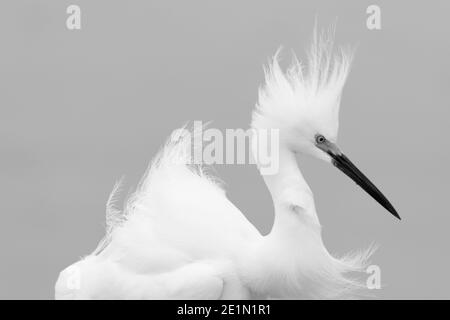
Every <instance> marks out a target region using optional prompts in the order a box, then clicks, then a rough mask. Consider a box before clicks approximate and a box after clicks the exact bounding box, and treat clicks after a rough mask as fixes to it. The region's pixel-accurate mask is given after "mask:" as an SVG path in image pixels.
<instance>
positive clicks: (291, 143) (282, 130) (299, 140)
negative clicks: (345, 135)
mask: <svg viewBox="0 0 450 320" xmlns="http://www.w3.org/2000/svg"><path fill="white" fill-rule="evenodd" d="M279 52H280V50H278V52H277V53H276V54H275V56H274V57H273V59H272V60H271V61H270V63H269V65H268V67H267V68H265V85H264V86H263V87H261V88H260V90H259V99H258V103H257V105H256V108H255V111H254V113H253V117H252V127H253V128H254V129H277V130H279V138H280V147H284V148H287V149H289V150H291V151H292V152H295V153H302V154H308V155H312V156H313V157H316V158H319V159H322V160H325V161H327V162H331V163H332V164H334V165H335V166H336V167H337V168H339V169H340V170H341V171H343V172H344V173H345V174H346V175H347V176H349V177H350V178H351V179H352V180H354V181H355V182H356V183H357V184H358V185H360V186H361V187H362V188H363V189H364V190H365V191H366V192H368V193H369V194H370V195H371V196H372V197H373V198H374V199H375V200H377V201H378V202H379V203H380V204H381V205H382V206H383V207H385V208H386V209H387V210H388V211H389V212H391V213H392V214H393V215H394V216H395V217H397V218H399V219H400V217H399V216H398V214H397V212H396V211H395V209H394V207H393V206H392V205H391V204H390V203H389V201H388V200H387V199H386V198H385V197H384V195H383V194H382V193H381V192H380V191H379V190H378V189H377V188H376V187H375V185H373V184H372V183H371V182H370V180H369V179H367V177H365V176H364V174H363V173H362V172H361V171H359V170H358V169H357V168H356V166H355V165H353V164H352V163H351V162H350V160H349V159H348V158H347V157H346V156H345V155H344V154H343V153H342V152H341V151H340V150H339V148H338V147H337V145H336V142H337V135H338V127H339V107H340V101H341V95H342V90H343V87H344V84H345V81H346V79H347V75H348V73H349V70H350V64H351V60H352V51H351V50H349V49H347V50H345V49H343V48H338V49H337V50H334V48H333V32H329V33H323V34H321V35H318V34H317V32H316V31H314V37H313V42H312V45H311V49H310V50H309V52H308V59H307V62H308V63H307V65H306V66H304V65H302V64H301V62H299V60H298V59H297V58H296V57H295V56H294V59H293V63H292V65H291V66H290V67H289V68H288V69H287V71H286V72H283V70H282V69H281V67H280V65H279V63H278V56H279Z"/></svg>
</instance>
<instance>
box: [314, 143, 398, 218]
mask: <svg viewBox="0 0 450 320" xmlns="http://www.w3.org/2000/svg"><path fill="white" fill-rule="evenodd" d="M321 138H323V136H321ZM316 145H317V147H318V148H320V149H321V150H323V151H325V152H326V153H328V154H329V155H330V157H331V158H332V162H333V164H334V165H335V166H336V167H337V168H338V169H339V170H341V171H342V172H344V173H345V174H346V175H347V176H349V177H350V178H351V179H352V180H353V181H355V182H356V183H357V184H358V185H359V186H360V187H361V188H363V189H364V190H365V191H366V192H367V193H368V194H370V195H371V196H372V198H374V199H375V200H376V201H377V202H378V203H379V204H381V205H382V206H383V207H384V208H385V209H386V210H387V211H389V212H390V213H391V214H392V215H393V216H395V217H396V218H397V219H399V220H401V218H400V216H399V215H398V213H397V211H396V210H395V208H394V207H393V206H392V204H391V203H390V202H389V200H388V199H386V197H385V196H384V195H383V194H382V193H381V191H380V190H378V188H377V187H376V186H375V185H374V184H373V183H372V182H371V181H370V180H369V179H368V178H367V177H366V176H365V175H364V174H363V173H362V172H361V171H360V170H359V169H358V168H357V167H356V166H355V165H354V164H353V163H352V162H351V161H350V160H349V159H348V158H347V157H346V156H345V155H344V154H343V153H342V152H341V151H340V150H339V148H338V147H337V146H336V145H335V144H334V143H332V142H330V141H328V140H326V139H324V138H323V140H322V139H316Z"/></svg>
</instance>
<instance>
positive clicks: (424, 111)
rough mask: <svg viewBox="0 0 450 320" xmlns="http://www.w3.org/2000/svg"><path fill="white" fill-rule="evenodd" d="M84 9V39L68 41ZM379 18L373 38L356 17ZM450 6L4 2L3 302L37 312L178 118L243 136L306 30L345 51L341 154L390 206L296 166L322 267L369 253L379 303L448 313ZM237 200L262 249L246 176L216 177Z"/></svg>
mask: <svg viewBox="0 0 450 320" xmlns="http://www.w3.org/2000/svg"><path fill="white" fill-rule="evenodd" d="M69 4H78V5H80V6H81V9H82V30H80V31H69V30H67V29H66V27H65V20H66V17H67V15H66V13H65V11H66V7H67V6H68V5H69ZM370 4H378V5H379V6H380V7H381V9H382V30H380V31H369V30H368V29H367V28H366V17H367V14H366V8H367V6H368V5H370ZM449 14H450V3H449V2H448V1H426V2H425V1H420V2H419V1H415V2H412V1H406V0H404V1H380V0H378V1H332V0H329V1H308V2H307V1H260V0H258V1H256V0H254V1H224V0H221V1H193V0H190V1H177V2H173V1H106V0H104V1H99V0H96V1H75V0H74V1H49V0H48V1H18V0H15V1H2V2H1V4H0V41H1V44H0V110H1V114H0V194H1V201H0V214H1V223H0V253H1V255H0V257H1V258H0V259H1V261H0V298H7V299H10V298H26V299H33V298H34V299H35V298H37V299H49V298H52V297H53V285H54V282H55V280H56V277H57V275H58V272H59V271H60V270H61V269H62V268H64V267H66V266H67V265H69V264H71V263H73V262H74V261H76V260H77V259H79V258H80V257H81V256H83V255H85V254H88V253H90V252H91V250H92V249H94V247H95V246H96V244H97V241H98V240H99V239H100V238H101V237H102V235H103V230H104V229H103V228H104V205H105V201H106V199H107V197H108V194H109V192H110V190H111V188H112V186H113V184H114V182H115V180H116V179H118V178H119V177H120V176H121V175H122V174H125V175H126V177H127V178H126V188H127V189H128V188H132V187H133V186H134V184H135V183H136V182H137V181H138V179H139V177H140V176H141V174H142V173H143V171H144V170H145V168H146V166H147V163H148V161H149V160H150V158H151V157H152V156H153V155H154V154H155V152H156V151H157V149H158V148H159V146H160V144H161V143H162V142H163V141H164V140H165V138H166V136H167V135H168V134H169V133H170V132H171V130H172V129H174V128H176V127H179V126H180V125H181V124H182V123H184V122H185V121H186V120H189V119H190V120H204V121H208V120H213V123H212V126H213V127H217V128H222V129H223V128H246V127H247V126H248V123H249V120H250V113H251V109H252V107H253V106H254V104H255V102H256V97H257V87H258V85H259V84H261V83H262V80H263V72H262V64H263V63H265V62H266V61H267V58H268V57H269V56H270V55H272V54H273V53H274V52H275V50H276V49H277V47H278V46H279V45H283V46H284V47H285V48H286V49H287V50H286V51H285V54H284V57H285V58H286V61H287V60H288V58H289V52H290V50H291V49H292V50H294V51H295V52H296V53H297V54H298V55H299V56H300V57H303V56H304V55H303V52H304V48H305V46H306V45H307V44H308V41H309V39H310V36H311V32H312V28H313V24H314V17H315V16H316V15H317V16H318V18H319V23H320V25H321V26H327V25H329V24H330V23H332V22H333V21H334V20H335V18H336V17H338V22H337V43H339V44H353V45H357V47H358V49H357V53H356V59H355V61H354V64H353V69H352V71H351V74H350V77H349V79H348V82H347V86H346V88H345V92H344V96H343V100H342V107H341V130H340V145H341V148H342V149H343V150H344V151H345V152H346V153H347V154H348V155H349V156H350V157H351V158H352V159H353V160H354V161H355V162H356V163H357V164H358V165H359V166H360V168H361V169H362V170H363V171H364V172H366V173H367V175H368V176H369V177H371V178H372V179H373V181H374V182H375V183H376V184H377V185H378V186H379V187H380V189H382V190H383V192H384V193H385V194H386V195H387V196H388V198H389V199H391V200H392V202H393V204H394V205H395V206H396V208H397V210H398V211H399V213H400V215H401V216H402V217H403V221H401V222H398V221H396V220H395V219H394V218H392V217H391V216H390V215H389V214H388V213H387V212H386V211H385V210H384V209H383V208H382V207H381V206H379V205H378V204H377V203H376V202H375V201H373V200H372V199H371V198H369V196H367V195H366V194H365V193H364V192H363V191H361V190H359V189H358V188H357V187H356V185H355V184H354V183H352V182H351V181H350V180H348V178H346V177H345V176H344V175H343V174H341V173H340V172H338V171H337V170H335V169H334V168H332V167H331V166H329V165H327V164H326V163H322V162H318V161H315V160H312V159H299V160H300V163H301V165H302V167H303V171H304V174H305V176H306V178H307V179H308V181H309V182H310V185H311V187H312V189H313V191H314V192H315V198H316V201H317V208H318V212H319V217H320V220H321V222H322V224H323V236H324V240H325V242H326V245H327V247H328V248H329V250H330V251H331V252H336V253H345V252H347V251H348V250H352V249H357V248H361V247H364V246H367V245H368V244H370V243H371V242H373V241H374V242H376V243H378V244H379V245H380V246H381V247H380V249H379V251H378V252H377V253H376V255H375V256H374V259H373V263H375V264H378V265H379V266H380V267H381V271H382V274H381V275H382V282H383V283H384V284H385V285H386V286H385V287H384V288H383V289H381V290H378V291H377V292H375V294H376V295H377V297H379V298H450V289H449V285H450V281H449V280H450V268H449V267H450V257H449V248H448V244H449V240H450V236H449V231H448V229H449V223H450V215H449V210H448V197H449V195H448V191H449V188H448V181H449V178H450V176H449V170H448V167H447V166H448V163H449V158H450V152H449V150H448V140H447V139H448V138H449V133H450V129H449V121H448V118H449V116H450V111H449V107H450V106H449V99H448V92H449V89H448V88H449V80H450V72H449V70H450V68H449V56H450V44H449V40H448V38H449V26H448V15H449ZM218 171H219V174H220V175H221V177H222V178H223V179H224V180H225V181H226V182H227V185H228V186H227V188H228V194H229V197H230V198H231V199H232V201H233V202H234V203H235V204H236V205H237V206H238V207H239V208H241V210H242V211H243V212H244V213H246V214H247V215H248V217H249V219H250V220H251V221H252V222H253V223H254V224H255V225H256V226H257V227H258V228H259V229H260V230H261V232H263V233H267V232H268V231H269V230H270V227H271V223H272V221H273V211H272V210H273V208H272V204H271V199H270V196H269V193H268V191H267V190H266V188H265V186H264V183H263V181H262V179H261V178H260V177H259V175H258V173H257V171H256V169H255V168H254V167H253V166H251V165H248V166H238V165H236V166H220V167H219V168H218Z"/></svg>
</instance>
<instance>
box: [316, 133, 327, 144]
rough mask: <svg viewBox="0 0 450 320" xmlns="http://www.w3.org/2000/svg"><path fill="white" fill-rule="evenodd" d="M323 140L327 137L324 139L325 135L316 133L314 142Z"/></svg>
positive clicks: (322, 141)
mask: <svg viewBox="0 0 450 320" xmlns="http://www.w3.org/2000/svg"><path fill="white" fill-rule="evenodd" d="M325 140H327V139H325V137H324V136H323V135H321V134H318V135H317V136H316V142H317V143H324V142H325Z"/></svg>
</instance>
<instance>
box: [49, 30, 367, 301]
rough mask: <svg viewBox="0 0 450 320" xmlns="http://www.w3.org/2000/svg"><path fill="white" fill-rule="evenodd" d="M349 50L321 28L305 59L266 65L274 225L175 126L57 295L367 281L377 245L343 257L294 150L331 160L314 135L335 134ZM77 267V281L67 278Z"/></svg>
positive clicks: (348, 291)
mask: <svg viewBox="0 0 450 320" xmlns="http://www.w3.org/2000/svg"><path fill="white" fill-rule="evenodd" d="M350 57H351V56H350V54H349V53H346V52H344V51H340V53H339V54H334V53H333V47H332V38H331V37H330V36H327V35H322V36H320V37H319V36H317V35H316V34H315V36H314V41H313V45H312V49H311V50H310V52H309V58H308V70H307V71H306V70H303V69H302V66H301V65H300V63H299V62H298V61H297V60H296V59H295V61H294V64H293V65H292V67H291V68H289V70H288V71H287V73H283V72H282V71H281V69H280V67H279V65H278V62H277V56H275V58H274V59H273V61H272V62H271V63H270V65H269V68H268V69H267V70H266V84H265V86H264V87H263V88H261V90H260V94H259V102H258V105H257V107H256V110H255V112H254V115H253V119H252V127H253V128H255V129H259V128H279V130H280V155H279V163H280V169H279V171H278V172H277V173H276V174H274V175H265V176H263V177H264V180H265V182H266V184H267V187H268V188H269V191H270V193H271V195H272V198H273V201H274V208H275V222H274V226H273V228H272V231H271V232H270V234H269V235H267V236H262V235H261V234H260V233H259V232H258V231H257V230H256V228H255V227H254V226H253V225H252V224H251V223H250V222H249V221H248V220H247V219H246V218H245V216H244V215H243V214H242V213H241V212H240V211H239V209H237V208H236V207H235V206H234V205H233V204H232V203H231V202H230V201H229V200H228V199H227V197H226V194H225V191H224V190H223V189H222V187H221V186H220V184H218V183H217V182H216V179H214V178H212V176H211V175H208V174H206V173H205V170H207V168H205V167H204V166H201V165H192V164H191V163H192V162H191V159H190V157H189V156H188V155H189V154H191V153H190V152H186V150H187V148H190V147H191V136H189V135H179V132H180V131H176V133H174V135H173V136H172V137H171V138H170V139H169V140H168V142H167V144H166V145H165V146H164V148H163V149H162V150H161V151H160V153H159V155H158V156H157V157H156V159H155V160H154V161H153V163H152V165H151V166H150V168H149V170H148V172H147V173H146V175H145V176H144V178H143V179H142V181H141V183H140V185H139V187H138V188H137V191H136V192H135V193H134V194H133V195H132V196H131V197H130V199H129V200H128V201H127V204H126V206H125V208H124V210H123V212H121V211H119V210H117V209H115V207H114V205H113V200H114V194H115V193H116V191H117V190H118V189H119V185H116V186H115V188H114V190H113V193H112V196H111V197H110V201H108V205H107V211H108V212H107V234H106V236H105V238H104V239H103V240H102V241H101V242H100V244H99V245H98V247H97V249H96V250H95V251H94V252H93V253H92V254H90V255H89V256H87V257H85V258H84V259H82V260H81V261H79V262H76V263H75V264H74V265H72V266H71V267H69V268H68V269H65V270H63V271H62V272H61V274H60V276H59V279H58V281H57V283H56V287H55V296H56V298H58V299H59V298H61V299H247V298H347V297H352V296H353V295H354V294H355V290H357V289H359V288H361V284H360V283H359V282H358V281H357V280H355V279H354V278H352V277H350V275H351V274H352V272H354V271H361V270H362V269H363V268H364V265H365V263H366V261H367V258H368V257H369V256H370V253H371V251H370V250H367V251H364V252H361V253H358V254H353V255H351V256H346V257H344V258H341V259H338V258H335V257H333V256H331V255H330V254H329V253H328V251H327V250H326V248H325V246H324V244H323V242H322V238H321V227H320V224H319V220H318V218H317V214H316V210H315V205H314V199H313V194H312V192H311V190H310V188H309V187H308V185H307V183H306V181H305V180H304V179H303V176H302V174H301V171H300V169H299V168H298V165H297V162H296V158H295V154H296V153H306V154H311V155H313V156H316V157H318V158H321V159H325V160H326V161H330V160H331V159H330V157H329V156H328V155H327V154H326V153H324V152H322V151H321V150H320V149H318V148H316V146H315V142H314V137H315V135H316V134H317V133H318V132H320V133H321V134H323V135H325V136H326V137H327V138H328V139H329V140H330V141H333V142H334V141H335V140H336V136H337V128H338V109H339V103H340V96H341V91H342V88H343V86H344V83H345V79H346V77H347V74H348V70H349V66H350ZM193 134H194V135H195V134H199V133H198V132H193ZM74 270H75V271H76V272H75V273H74ZM74 275H76V276H77V277H79V279H78V280H79V282H78V285H76V286H75V287H74V286H73V285H71V286H69V285H68V283H69V282H70V281H71V280H70V278H71V277H73V276H74Z"/></svg>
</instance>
